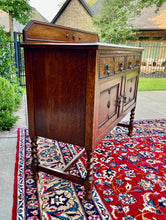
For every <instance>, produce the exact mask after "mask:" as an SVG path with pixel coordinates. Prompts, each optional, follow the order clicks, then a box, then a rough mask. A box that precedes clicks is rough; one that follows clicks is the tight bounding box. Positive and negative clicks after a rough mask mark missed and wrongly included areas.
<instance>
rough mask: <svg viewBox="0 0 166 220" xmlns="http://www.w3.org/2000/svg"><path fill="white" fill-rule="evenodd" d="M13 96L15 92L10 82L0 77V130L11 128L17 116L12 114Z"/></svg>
mask: <svg viewBox="0 0 166 220" xmlns="http://www.w3.org/2000/svg"><path fill="white" fill-rule="evenodd" d="M15 96H16V93H15V90H14V87H13V86H12V85H11V83H10V82H9V81H8V80H7V79H4V78H2V77H0V100H1V101H0V131H2V130H8V129H10V128H12V126H13V125H14V123H15V122H16V120H17V118H18V117H16V116H13V111H14V109H15Z"/></svg>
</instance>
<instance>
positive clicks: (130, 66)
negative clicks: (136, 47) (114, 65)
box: [129, 60, 132, 69]
mask: <svg viewBox="0 0 166 220" xmlns="http://www.w3.org/2000/svg"><path fill="white" fill-rule="evenodd" d="M131 64H132V62H131V60H130V61H129V68H130V69H131V68H132V65H131Z"/></svg>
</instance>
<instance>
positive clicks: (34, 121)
mask: <svg viewBox="0 0 166 220" xmlns="http://www.w3.org/2000/svg"><path fill="white" fill-rule="evenodd" d="M98 41H99V39H98V35H96V34H92V33H89V32H84V31H81V30H77V29H72V28H67V27H63V26H57V25H53V24H49V23H43V22H38V21H31V22H30V23H29V24H28V25H27V26H26V27H25V29H24V40H23V43H22V46H23V47H24V55H25V71H26V88H27V102H28V122H29V135H30V138H31V144H32V170H33V172H34V178H35V179H36V180H37V179H38V171H43V172H47V173H49V174H52V175H56V176H58V177H60V178H64V179H67V180H70V181H72V182H75V183H78V184H81V185H84V187H85V190H86V195H85V199H87V200H90V199H91V198H92V188H93V177H92V176H93V155H92V154H93V151H94V149H95V147H96V145H97V144H98V143H99V142H100V141H101V140H102V139H103V138H104V137H105V136H106V135H107V134H108V133H109V132H110V131H111V129H113V128H114V127H115V126H116V125H117V124H118V123H119V122H120V121H121V120H122V119H123V118H124V116H125V115H126V114H127V113H128V112H129V111H131V116H130V122H129V124H128V125H123V124H119V125H122V126H126V127H128V130H129V136H131V135H132V130H133V119H134V114H135V113H134V111H135V106H136V99H137V89H138V81H139V71H140V63H141V54H142V48H136V47H127V46H117V45H112V44H105V43H100V42H98ZM38 136H41V137H46V138H51V139H56V140H58V141H63V142H65V143H71V144H76V145H80V146H84V148H83V150H82V151H81V152H80V153H79V154H78V155H77V156H76V157H75V158H73V160H72V161H70V162H69V164H67V165H66V167H65V168H64V169H63V170H62V171H59V170H53V169H52V168H46V167H45V166H43V165H42V164H40V162H39V159H38V149H37V137H38ZM85 151H86V153H87V175H86V178H85V179H84V178H81V177H78V176H74V175H71V174H70V173H69V172H67V171H68V170H69V169H70V167H71V166H73V165H74V164H75V163H76V162H77V160H78V159H79V158H80V157H81V156H82V155H83V154H84V153H85Z"/></svg>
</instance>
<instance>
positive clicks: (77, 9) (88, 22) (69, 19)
mask: <svg viewBox="0 0 166 220" xmlns="http://www.w3.org/2000/svg"><path fill="white" fill-rule="evenodd" d="M55 24H58V25H63V26H66V27H72V28H78V29H81V30H85V31H91V32H96V29H95V27H94V25H93V22H92V17H91V16H90V15H89V13H88V12H87V11H86V9H85V8H84V6H83V5H82V4H81V3H80V1H79V0H73V1H71V2H70V3H69V5H68V6H67V7H66V9H65V10H64V11H63V13H62V14H61V16H60V17H59V18H58V20H57V21H56V23H55Z"/></svg>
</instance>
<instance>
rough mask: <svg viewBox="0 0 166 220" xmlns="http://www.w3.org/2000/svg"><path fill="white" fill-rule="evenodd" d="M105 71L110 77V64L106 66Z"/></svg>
mask: <svg viewBox="0 0 166 220" xmlns="http://www.w3.org/2000/svg"><path fill="white" fill-rule="evenodd" d="M105 69H106V72H107V75H110V71H109V65H108V63H106V64H105Z"/></svg>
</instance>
